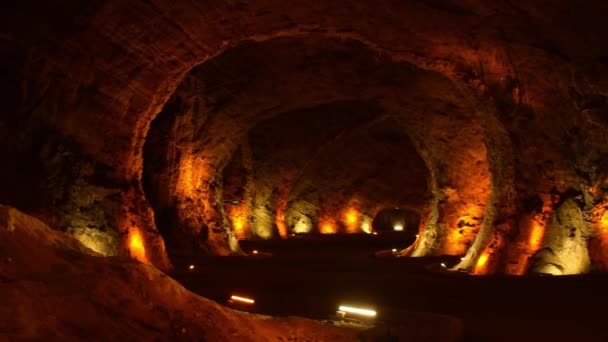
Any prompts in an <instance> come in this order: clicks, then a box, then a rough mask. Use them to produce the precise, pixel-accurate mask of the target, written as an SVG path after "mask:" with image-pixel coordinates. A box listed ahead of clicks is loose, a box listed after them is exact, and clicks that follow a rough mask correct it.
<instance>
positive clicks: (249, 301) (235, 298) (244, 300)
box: [230, 295, 255, 305]
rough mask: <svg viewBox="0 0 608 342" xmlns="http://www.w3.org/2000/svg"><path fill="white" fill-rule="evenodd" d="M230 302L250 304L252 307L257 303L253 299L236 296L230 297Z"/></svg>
mask: <svg viewBox="0 0 608 342" xmlns="http://www.w3.org/2000/svg"><path fill="white" fill-rule="evenodd" d="M230 300H232V301H235V302H239V303H243V304H250V305H251V304H254V303H255V300H253V299H251V298H247V297H241V296H235V295H232V296H230Z"/></svg>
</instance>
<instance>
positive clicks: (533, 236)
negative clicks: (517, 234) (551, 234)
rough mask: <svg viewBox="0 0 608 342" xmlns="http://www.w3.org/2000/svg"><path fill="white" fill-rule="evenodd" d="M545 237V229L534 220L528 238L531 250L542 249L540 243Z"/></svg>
mask: <svg viewBox="0 0 608 342" xmlns="http://www.w3.org/2000/svg"><path fill="white" fill-rule="evenodd" d="M544 235H545V227H544V226H543V225H542V224H541V223H539V222H538V221H536V220H532V222H531V227H530V237H529V238H528V245H529V246H530V249H531V250H534V251H535V250H537V249H538V247H540V243H541V242H542V240H543V236H544Z"/></svg>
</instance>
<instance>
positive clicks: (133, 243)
mask: <svg viewBox="0 0 608 342" xmlns="http://www.w3.org/2000/svg"><path fill="white" fill-rule="evenodd" d="M129 252H130V253H131V257H132V258H134V259H137V260H139V261H140V262H143V263H146V264H149V263H150V261H149V260H148V256H147V255H146V247H145V246H144V240H143V238H142V236H141V232H140V231H139V229H137V228H133V229H131V231H130V232H129Z"/></svg>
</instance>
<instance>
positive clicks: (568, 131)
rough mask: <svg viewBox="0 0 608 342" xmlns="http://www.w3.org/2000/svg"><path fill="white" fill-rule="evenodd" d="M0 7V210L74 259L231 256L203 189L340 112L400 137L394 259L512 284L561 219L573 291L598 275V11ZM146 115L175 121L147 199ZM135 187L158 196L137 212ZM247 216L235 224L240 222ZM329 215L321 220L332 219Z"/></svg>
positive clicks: (225, 214)
mask: <svg viewBox="0 0 608 342" xmlns="http://www.w3.org/2000/svg"><path fill="white" fill-rule="evenodd" d="M3 6H5V7H6V8H5V9H6V10H3V11H2V21H1V22H2V24H1V35H0V39H1V40H2V44H1V48H0V49H1V51H0V52H2V54H1V56H2V57H1V58H2V63H1V65H2V67H1V68H2V72H3V73H4V75H5V77H2V80H1V81H0V82H1V84H0V87H1V90H2V94H3V108H2V115H1V116H0V153H1V154H2V156H3V159H4V160H5V161H6V162H5V163H4V164H5V165H6V166H5V167H3V168H1V170H0V180H1V183H0V188H1V189H2V192H1V193H0V201H2V202H4V203H9V204H12V205H15V206H17V207H19V208H21V209H22V210H24V211H26V212H28V213H30V214H32V215H35V216H36V217H38V218H40V219H41V220H43V221H44V222H46V223H48V224H49V225H51V226H53V227H56V228H58V229H60V230H64V231H68V232H71V233H72V234H74V236H77V237H82V236H84V237H85V238H83V240H87V239H89V237H92V236H102V238H100V239H99V240H103V241H107V243H106V244H105V245H104V246H101V247H100V248H99V249H98V250H100V251H104V253H107V254H110V255H112V254H116V255H128V254H130V253H132V250H131V247H130V246H131V245H130V243H129V241H130V239H131V236H133V235H134V234H135V233H137V234H141V235H142V240H143V244H144V245H145V246H146V247H147V251H148V258H149V260H150V261H151V262H153V263H154V264H155V265H157V266H159V267H162V268H168V267H170V265H169V260H168V258H167V255H166V251H165V246H164V239H166V240H167V241H168V243H169V244H175V246H176V247H175V248H176V249H182V248H189V249H193V250H204V251H206V252H207V253H216V254H227V253H230V252H234V251H238V246H237V245H236V239H235V235H234V231H233V230H234V229H233V226H236V224H235V223H234V222H231V221H230V215H233V216H234V215H235V214H234V213H233V212H232V211H231V210H233V209H231V208H224V205H223V204H224V203H223V191H222V187H223V184H224V182H223V177H222V174H223V170H224V168H225V166H226V165H228V164H229V163H230V161H231V160H232V159H233V156H234V154H235V152H236V151H237V150H239V146H245V145H247V144H243V141H245V140H246V139H245V138H246V136H247V135H248V134H247V132H248V131H249V130H250V129H252V128H253V127H255V124H256V123H259V122H261V121H262V120H266V119H272V118H273V117H276V116H279V115H282V114H286V113H292V112H294V111H298V110H302V109H305V108H314V107H317V106H320V105H324V104H328V105H331V104H332V103H336V102H341V101H353V100H356V101H360V102H364V103H367V104H368V105H372V106H378V107H379V108H381V112H382V113H385V114H386V115H387V116H388V117H389V118H390V119H391V120H394V121H395V122H396V123H398V124H399V127H402V128H403V132H404V133H405V134H407V136H408V138H409V140H410V141H411V142H412V144H413V146H414V147H415V149H416V151H417V153H418V155H419V157H420V159H422V160H423V161H424V164H425V166H426V168H427V169H428V184H429V192H428V193H429V195H428V197H430V200H429V201H427V203H426V204H423V203H419V204H418V205H419V207H420V208H423V209H421V211H422V212H426V213H427V214H426V215H425V216H426V217H425V219H423V222H424V224H423V226H422V227H421V230H422V233H423V234H421V237H420V240H419V241H418V243H417V245H416V248H415V249H414V252H413V254H414V255H429V254H441V253H450V254H463V255H465V256H464V259H463V261H462V263H461V264H460V265H458V266H457V267H459V268H463V269H466V270H471V271H473V272H476V273H492V272H509V273H523V272H525V271H526V269H527V268H528V267H529V265H528V263H529V261H528V257H529V256H532V257H533V259H535V260H536V259H538V258H540V259H543V258H545V257H544V256H543V255H545V254H543V253H544V252H539V254H537V255H536V256H534V254H535V253H536V252H537V251H546V250H547V248H550V249H551V250H552V251H553V253H556V255H560V254H561V253H562V251H561V250H560V249H563V248H566V250H571V247H568V246H570V244H569V241H570V240H568V239H570V237H569V236H568V235H567V234H562V229H561V228H558V227H564V225H562V224H560V223H559V222H557V221H555V222H554V221H552V220H553V219H550V217H556V219H555V220H558V221H559V218H560V217H566V216H568V217H575V216H576V217H578V218H577V219H573V220H570V221H569V222H570V223H568V225H571V224H575V225H577V227H574V228H575V230H577V232H585V234H583V235H578V234H577V239H578V240H577V243H576V246H579V247H577V248H582V249H589V251H588V255H589V258H590V269H591V270H606V262H605V260H606V259H607V258H608V255H607V252H606V249H605V248H602V246H605V245H606V243H607V242H606V234H605V224H604V223H602V222H603V215H604V212H605V210H606V202H607V199H606V194H607V192H608V184H607V182H606V180H607V175H608V165H607V163H606V160H607V156H608V136H607V135H606V128H608V124H607V122H608V119H606V117H607V115H608V63H607V56H608V45H606V44H605V36H604V34H603V28H604V26H605V25H604V21H605V13H607V12H608V4H607V3H606V2H604V1H599V0H598V1H585V2H582V3H581V2H577V1H573V0H559V1H553V2H551V3H532V2H529V1H521V0H511V1H493V2H491V3H488V2H481V1H475V0H471V1H465V2H458V3H457V2H456V1H451V0H420V1H400V2H395V1H391V0H386V1H384V0H379V1H337V2H327V1H292V2H290V3H289V5H286V3H285V2H284V1H279V0H268V1H241V2H233V1H205V2H191V1H165V0H152V1H129V2H125V1H119V0H105V1H104V0H98V1H89V2H82V1H75V0H66V1H62V2H61V3H45V2H40V1H35V0H26V1H19V2H18V3H14V4H8V5H3ZM197 87H199V88H197ZM176 90H177V92H176ZM188 94H190V95H191V96H189V95H188ZM172 95H173V99H180V100H179V101H177V100H176V101H173V100H171V97H172ZM176 108H177V109H176ZM161 111H163V112H165V113H167V112H170V113H173V114H176V113H181V114H183V115H182V116H180V117H179V118H170V119H169V121H170V122H169V123H166V124H160V126H161V127H164V128H165V129H166V131H164V133H163V134H161V135H160V137H161V140H162V139H165V138H163V137H166V140H167V141H169V142H170V143H169V144H167V145H165V146H164V147H163V146H161V145H162V144H159V145H157V147H158V148H155V151H156V152H158V153H160V156H159V157H158V159H152V163H153V164H154V161H155V160H156V161H160V162H161V163H160V164H159V165H158V167H159V169H156V170H153V169H151V171H150V172H148V173H147V174H148V175H149V176H150V178H148V180H146V177H142V174H144V172H143V171H144V165H146V164H147V163H148V162H146V159H148V158H147V157H146V153H144V144H145V142H146V137H148V138H151V140H150V141H154V139H153V137H154V134H148V133H149V128H150V126H151V123H152V120H153V119H154V118H155V117H157V115H158V113H160V112H161ZM193 113H197V115H192V114H193ZM169 117H170V115H169ZM157 120H159V121H158V122H159V123H160V122H164V121H165V119H163V114H162V113H161V114H160V115H158V119H157ZM302 120H305V119H302ZM347 125H348V124H347V123H345V126H347ZM152 126H154V125H152ZM180 127H183V128H185V129H184V130H183V131H182V130H180ZM285 129H286V130H288V129H289V128H285ZM161 131H162V129H161ZM153 132H154V127H153V130H152V131H150V133H153ZM171 132H173V133H171ZM167 134H168V135H167ZM248 148H249V149H251V151H254V148H255V146H254V145H251V146H250V147H244V148H241V151H247V150H248ZM243 155H248V152H245V153H243ZM249 156H250V157H251V156H253V154H252V155H249ZM250 157H244V158H245V159H247V158H250ZM152 158H154V157H152ZM408 158H409V157H408ZM251 160H253V159H251ZM320 160H321V159H320ZM153 164H150V165H153ZM248 167H249V166H248ZM313 167H314V165H313ZM251 170H252V171H251V172H250V174H252V173H254V172H255V168H253V169H251ZM278 177H280V179H287V180H288V181H287V182H286V183H285V185H286V186H287V187H289V189H291V187H292V186H295V184H294V182H297V179H295V177H296V176H295V175H293V174H290V173H289V172H288V171H286V173H285V174H283V175H279V176H278ZM306 177H309V176H306ZM306 177H305V178H306ZM310 177H312V175H311V176H310ZM425 177H426V174H425ZM264 178H267V177H262V178H261V179H262V180H261V181H262V182H263V179H264ZM310 179H314V177H312V178H310ZM250 180H251V181H252V182H254V183H256V184H257V183H258V181H257V180H256V179H255V177H253V178H251V179H250ZM146 182H148V185H150V184H154V185H158V186H159V188H157V189H154V190H153V189H152V187H151V186H147V188H146V192H144V185H143V184H145V183H146ZM420 182H421V183H425V182H426V179H425V180H422V179H421V180H420ZM142 183H143V184H142ZM355 183H356V182H351V183H350V184H352V186H355V185H354V184H355ZM336 184H337V183H336ZM328 186H329V185H328ZM349 186H350V185H349ZM321 187H322V188H324V187H325V185H322V186H321ZM397 187H398V186H397ZM330 188H331V187H328V188H327V189H328V190H323V191H329V189H330ZM263 189H264V188H262V190H263ZM289 189H287V188H283V189H281V187H279V189H277V191H276V193H277V194H278V201H271V202H276V203H270V206H269V207H268V208H263V210H262V211H261V212H259V215H258V216H259V218H260V220H261V221H264V222H274V224H276V225H277V227H276V230H277V232H280V231H283V232H285V231H286V230H287V229H288V228H289V226H291V225H293V226H294V227H295V225H297V224H298V222H301V223H300V225H304V226H306V225H309V224H314V221H315V220H317V221H318V218H315V217H309V216H310V214H309V216H307V215H300V214H298V215H299V216H298V217H296V216H297V215H291V214H289V213H288V212H287V211H288V209H289V203H290V200H293V201H291V203H298V201H299V199H300V198H302V199H304V200H305V201H307V202H310V201H308V199H306V196H301V195H299V194H296V195H294V196H295V197H292V198H290V196H291V195H290V193H291V190H289ZM294 189H295V188H294ZM298 189H299V188H298ZM248 191H249V192H248V196H254V192H253V190H251V188H250V189H249V190H248ZM256 191H257V190H256ZM260 191H261V190H260ZM264 191H265V192H267V191H268V190H267V189H266V190H264ZM271 191H273V192H275V190H274V189H272V190H271ZM304 192H306V191H304ZM347 193H353V189H352V188H351V189H350V190H349V191H347ZM32 194H35V195H32ZM256 194H257V192H256ZM255 196H256V198H257V197H258V196H257V195H255ZM264 196H266V195H264ZM264 196H262V197H261V198H260V200H261V201H262V202H263V199H264ZM371 199H372V197H370V201H371ZM570 199H576V201H578V202H579V204H578V205H577V206H578V208H579V209H576V210H580V213H578V212H576V213H571V214H565V213H563V212H564V211H570V210H575V209H572V208H573V207H572V208H571V206H570V205H568V206H565V207H564V206H563V205H562V203H568V201H569V200H570ZM386 200H387V201H392V199H386ZM255 201H257V200H255ZM255 201H254V202H255ZM313 202H314V201H313ZM260 203H261V202H257V203H251V204H248V205H250V206H251V207H250V208H245V209H242V211H252V212H253V213H254V217H255V216H256V215H255V212H256V211H255V210H254V209H255V208H256V206H259V205H260ZM316 206H317V204H315V203H310V206H308V205H305V206H304V207H306V208H299V209H298V210H296V212H300V213H302V212H304V211H306V212H310V211H314V210H316ZM332 206H333V207H335V205H332V204H329V205H328V208H331V207H332ZM558 206H559V208H561V209H558ZM321 207H325V205H324V204H323V205H321V204H320V207H319V208H320V210H319V212H322V210H323V209H322V208H321ZM569 208H570V209H569ZM163 209H167V210H163ZM153 210H154V211H153ZM554 210H559V211H561V213H557V214H552V211H554ZM576 210H575V211H576ZM258 211H259V210H258ZM283 211H286V212H285V214H282V212H283ZM336 211H338V209H337V208H333V209H331V210H329V211H328V212H327V214H328V215H329V216H333V217H332V219H333V220H339V219H338V217H336V216H335V214H336ZM239 215H240V216H241V217H249V215H250V213H240V214H239ZM290 215H291V216H290ZM283 216H284V217H283ZM159 217H160V218H162V219H159ZM304 217H308V218H309V219H310V221H311V222H307V221H306V219H305V218H304ZM277 218H278V220H277ZM302 219H303V220H304V221H302ZM283 220H284V222H283ZM305 221H306V222H305ZM159 222H161V223H163V222H164V223H163V224H160V223H159ZM167 222H168V224H165V223H167ZM277 222H279V223H277ZM547 222H549V225H547ZM551 222H554V223H551ZM282 224H285V227H283V228H281V225H282ZM157 225H158V229H157V227H156V226H157ZM545 226H546V227H545ZM545 228H546V229H545ZM273 229H274V227H273ZM90 230H95V231H98V232H91V231H90ZM159 231H160V232H159ZM538 235H541V236H543V235H547V236H544V237H541V238H539V237H538ZM579 236H581V237H580V239H579ZM536 241H541V242H540V243H536ZM558 241H559V242H558ZM169 247H171V246H169ZM564 253H568V252H566V251H564ZM577 255H586V253H583V252H581V253H578V252H577ZM530 260H532V259H530ZM535 262H536V261H535ZM541 263H542V262H541Z"/></svg>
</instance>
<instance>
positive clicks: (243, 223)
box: [228, 203, 249, 239]
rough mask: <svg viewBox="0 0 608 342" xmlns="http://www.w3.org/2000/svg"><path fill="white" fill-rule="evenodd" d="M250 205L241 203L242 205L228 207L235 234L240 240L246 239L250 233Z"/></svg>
mask: <svg viewBox="0 0 608 342" xmlns="http://www.w3.org/2000/svg"><path fill="white" fill-rule="evenodd" d="M248 214H249V213H248V205H247V204H246V203H241V204H240V205H231V206H229V207H228V217H229V219H230V222H231V223H232V228H233V229H234V234H235V235H236V237H237V238H238V239H246V238H247V233H248V228H249V227H248V225H247V216H248Z"/></svg>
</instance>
